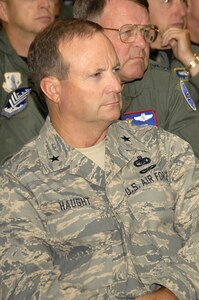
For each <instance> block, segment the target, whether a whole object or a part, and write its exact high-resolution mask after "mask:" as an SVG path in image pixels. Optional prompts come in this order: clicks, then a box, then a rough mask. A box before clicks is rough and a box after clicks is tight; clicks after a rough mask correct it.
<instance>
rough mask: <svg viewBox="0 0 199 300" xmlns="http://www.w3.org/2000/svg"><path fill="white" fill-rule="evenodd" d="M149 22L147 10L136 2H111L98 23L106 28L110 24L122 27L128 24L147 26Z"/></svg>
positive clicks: (112, 0)
mask: <svg viewBox="0 0 199 300" xmlns="http://www.w3.org/2000/svg"><path fill="white" fill-rule="evenodd" d="M148 22H149V14H148V11H147V9H146V8H145V7H144V6H143V5H141V4H139V3H136V2H134V1H129V0H111V1H108V2H107V5H106V6H105V8H104V11H103V14H102V15H101V17H99V19H98V23H99V24H101V25H102V26H104V24H106V27H108V26H109V25H108V24H110V25H111V24H114V25H115V26H116V25H117V24H118V26H122V25H124V24H128V23H134V24H145V23H148Z"/></svg>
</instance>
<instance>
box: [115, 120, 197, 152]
mask: <svg viewBox="0 0 199 300" xmlns="http://www.w3.org/2000/svg"><path fill="white" fill-rule="evenodd" d="M115 126H116V130H117V132H118V134H119V135H125V134H126V135H129V136H130V137H131V143H132V144H133V143H135V141H136V142H137V141H138V142H139V143H141V144H142V145H143V146H144V147H146V148H147V149H148V150H149V151H150V150H151V149H152V148H153V149H154V150H155V149H160V148H162V149H163V151H166V152H167V153H172V152H173V151H175V152H176V153H185V152H186V151H187V150H188V149H190V150H191V147H190V145H189V144H188V143H187V142H186V141H184V140H183V139H181V138H180V137H178V136H177V135H174V134H172V133H170V132H168V131H166V130H164V129H162V128H160V127H157V126H134V125H131V124H129V123H128V122H125V121H118V122H117V123H116V124H115ZM155 151H156V150H155ZM191 153H192V150H191Z"/></svg>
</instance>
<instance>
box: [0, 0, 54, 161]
mask: <svg viewBox="0 0 199 300" xmlns="http://www.w3.org/2000/svg"><path fill="white" fill-rule="evenodd" d="M53 12H54V0H45V1H43V0H36V1H25V0H6V1H4V0H0V19H1V25H0V85H1V88H0V145H1V146H0V165H1V164H3V163H4V162H5V161H6V160H7V159H8V158H9V157H11V156H12V155H13V154H14V153H15V152H17V151H18V150H19V149H20V148H21V147H22V146H23V145H24V144H25V143H26V142H28V141H29V140H31V139H32V138H33V137H35V136H36V135H37V134H38V133H39V130H40V129H41V127H42V125H43V123H44V121H45V118H46V115H47V107H46V104H45V102H44V101H43V97H42V95H41V94H40V93H39V91H37V90H36V89H35V87H34V86H33V83H32V81H31V79H30V76H29V70H28V66H27V61H26V60H27V53H28V49H29V46H30V44H31V42H32V41H33V39H34V38H35V36H36V35H37V33H38V32H40V31H41V30H42V29H43V28H44V27H45V26H47V25H48V24H49V23H51V22H52V21H53V20H54V13H53Z"/></svg>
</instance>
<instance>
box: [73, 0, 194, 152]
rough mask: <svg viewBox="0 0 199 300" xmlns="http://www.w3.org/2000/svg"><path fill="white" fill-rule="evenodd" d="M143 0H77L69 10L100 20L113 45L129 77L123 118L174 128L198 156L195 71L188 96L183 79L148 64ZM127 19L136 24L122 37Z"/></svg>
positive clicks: (146, 16)
mask: <svg viewBox="0 0 199 300" xmlns="http://www.w3.org/2000/svg"><path fill="white" fill-rule="evenodd" d="M143 2H144V1H143V0H131V1H129V0H128V1H127V0H109V1H108V0H100V1H95V0H76V1H75V4H74V7H73V12H74V16H75V17H77V18H84V19H90V20H92V21H95V22H97V23H99V24H100V25H101V26H103V27H104V28H105V34H106V35H107V36H108V37H109V38H110V40H111V41H112V43H113V45H114V47H115V50H116V52H117V54H118V57H119V59H120V62H121V70H120V76H121V79H122V81H124V82H128V83H127V84H125V85H124V90H123V96H124V97H123V110H122V112H123V113H126V115H125V116H123V118H129V119H130V118H131V119H132V122H133V123H134V124H136V125H145V124H149V125H158V126H160V127H162V128H164V129H165V130H168V131H170V132H172V133H174V134H177V135H178V136H180V137H181V138H183V139H185V140H186V141H188V142H189V143H190V144H191V146H192V148H193V150H194V153H195V155H197V156H198V157H199V139H198V128H199V112H198V111H197V106H198V90H197V82H198V81H199V75H198V74H197V75H196V74H195V76H193V77H192V78H191V81H192V83H193V85H192V86H193V90H192V92H193V93H191V96H190V95H189V90H187V88H186V87H185V86H184V82H182V81H180V79H179V78H178V77H177V76H176V74H174V73H173V72H171V70H170V68H169V67H165V66H162V65H159V64H157V63H156V64H154V63H152V62H150V64H149V67H148V62H149V41H150V39H149V38H150V37H151V35H149V34H148V31H146V30H145V29H146V27H147V26H148V24H149V23H150V21H149V14H148V12H147V11H146V9H145V8H144V7H143V5H142V6H141V4H144V3H143ZM154 2H156V1H154ZM126 24H133V25H136V26H133V27H132V28H131V30H129V29H128V30H127V31H126V32H128V33H129V32H130V33H129V34H128V36H129V39H128V40H126V41H124V38H123V36H125V37H126V35H125V34H124V35H122V34H121V33H122V32H123V33H124V30H123V29H124V27H123V26H124V25H126ZM140 25H141V27H140ZM128 26H129V25H128ZM107 28H108V29H107ZM119 28H120V31H118V29H119ZM121 28H122V30H123V31H121ZM128 28H129V27H128ZM139 28H140V30H139ZM151 41H153V40H151ZM190 59H191V58H190ZM147 67H148V68H147ZM198 67H199V66H198ZM198 67H196V68H195V69H194V72H196V70H197V68H198ZM146 69H147V71H146V72H145V70H146ZM192 71H193V70H192ZM142 77H143V78H142ZM194 84H195V85H194Z"/></svg>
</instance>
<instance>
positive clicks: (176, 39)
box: [143, 0, 199, 103]
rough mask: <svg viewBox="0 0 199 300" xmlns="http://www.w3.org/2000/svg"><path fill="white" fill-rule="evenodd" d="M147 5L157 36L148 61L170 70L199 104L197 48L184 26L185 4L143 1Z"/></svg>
mask: <svg viewBox="0 0 199 300" xmlns="http://www.w3.org/2000/svg"><path fill="white" fill-rule="evenodd" d="M143 2H145V3H146V6H148V10H149V14H150V20H151V22H152V23H153V24H155V25H156V26H158V28H159V31H160V34H159V35H158V38H157V39H156V41H155V42H154V43H152V48H153V50H152V51H151V55H150V58H151V60H152V63H154V64H155V65H157V64H159V65H160V66H162V67H164V68H169V69H171V70H172V72H173V73H174V74H175V75H176V76H177V77H178V78H179V79H180V80H181V81H183V85H184V89H186V90H187V92H188V93H189V95H190V97H191V98H192V99H193V100H194V101H195V102H196V103H198V101H199V47H198V46H197V45H192V44H191V40H190V32H189V30H188V29H186V27H187V12H188V10H187V1H186V0H173V1H153V0H145V1H143Z"/></svg>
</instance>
